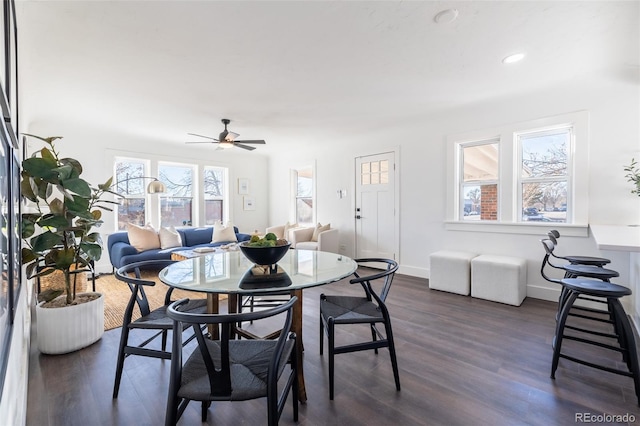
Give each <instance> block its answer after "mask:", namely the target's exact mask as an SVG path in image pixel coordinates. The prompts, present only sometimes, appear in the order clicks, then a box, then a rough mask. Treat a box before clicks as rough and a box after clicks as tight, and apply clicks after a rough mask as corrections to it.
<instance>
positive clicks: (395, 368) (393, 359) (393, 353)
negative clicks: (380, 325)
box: [384, 321, 400, 390]
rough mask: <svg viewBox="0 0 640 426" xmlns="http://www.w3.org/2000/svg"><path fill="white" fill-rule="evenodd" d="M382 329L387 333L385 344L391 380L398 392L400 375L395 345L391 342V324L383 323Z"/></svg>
mask: <svg viewBox="0 0 640 426" xmlns="http://www.w3.org/2000/svg"><path fill="white" fill-rule="evenodd" d="M384 328H385V331H386V333H387V342H388V343H389V355H390V356H391V368H393V379H394V380H395V382H396V390H400V374H399V372H398V359H397V358H396V345H395V343H394V342H393V331H391V323H390V322H387V321H385V323H384Z"/></svg>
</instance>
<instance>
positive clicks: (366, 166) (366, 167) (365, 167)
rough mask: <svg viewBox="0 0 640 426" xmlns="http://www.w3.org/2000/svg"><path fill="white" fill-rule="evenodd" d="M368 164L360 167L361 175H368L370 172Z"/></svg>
mask: <svg viewBox="0 0 640 426" xmlns="http://www.w3.org/2000/svg"><path fill="white" fill-rule="evenodd" d="M369 164H370V163H362V165H361V166H360V168H361V170H362V173H369V172H370V171H371V167H370V165H369Z"/></svg>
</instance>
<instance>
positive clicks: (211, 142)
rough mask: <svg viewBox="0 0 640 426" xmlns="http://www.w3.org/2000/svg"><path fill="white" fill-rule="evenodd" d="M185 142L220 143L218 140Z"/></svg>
mask: <svg viewBox="0 0 640 426" xmlns="http://www.w3.org/2000/svg"><path fill="white" fill-rule="evenodd" d="M185 143H220V142H218V141H188V142H185Z"/></svg>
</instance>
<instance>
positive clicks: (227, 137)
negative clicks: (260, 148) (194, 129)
mask: <svg viewBox="0 0 640 426" xmlns="http://www.w3.org/2000/svg"><path fill="white" fill-rule="evenodd" d="M229 123H231V120H229V119H228V118H223V119H222V124H224V130H223V131H222V133H220V136H218V139H215V138H212V137H210V136H203V135H197V134H195V133H187V134H188V135H191V136H198V137H200V138H205V139H210V140H208V141H198V142H187V143H216V144H218V148H217V149H226V148H233V147H234V146H235V147H238V148H242V149H246V150H249V151H253V150H254V149H256V147H254V146H249V145H247V144H259V145H264V144H265V143H266V142H265V141H263V140H244V141H237V140H236V138H237V137H238V136H240V135H239V134H238V133H234V132H230V131H228V130H227V124H229Z"/></svg>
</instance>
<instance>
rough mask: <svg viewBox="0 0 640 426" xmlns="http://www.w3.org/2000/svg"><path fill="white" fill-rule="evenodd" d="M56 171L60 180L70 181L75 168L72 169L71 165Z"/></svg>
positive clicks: (63, 166)
mask: <svg viewBox="0 0 640 426" xmlns="http://www.w3.org/2000/svg"><path fill="white" fill-rule="evenodd" d="M55 171H56V172H57V173H58V178H59V179H60V180H65V179H70V178H71V173H72V172H73V167H71V166H70V165H62V166H60V167H58V168H56V169H55Z"/></svg>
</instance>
